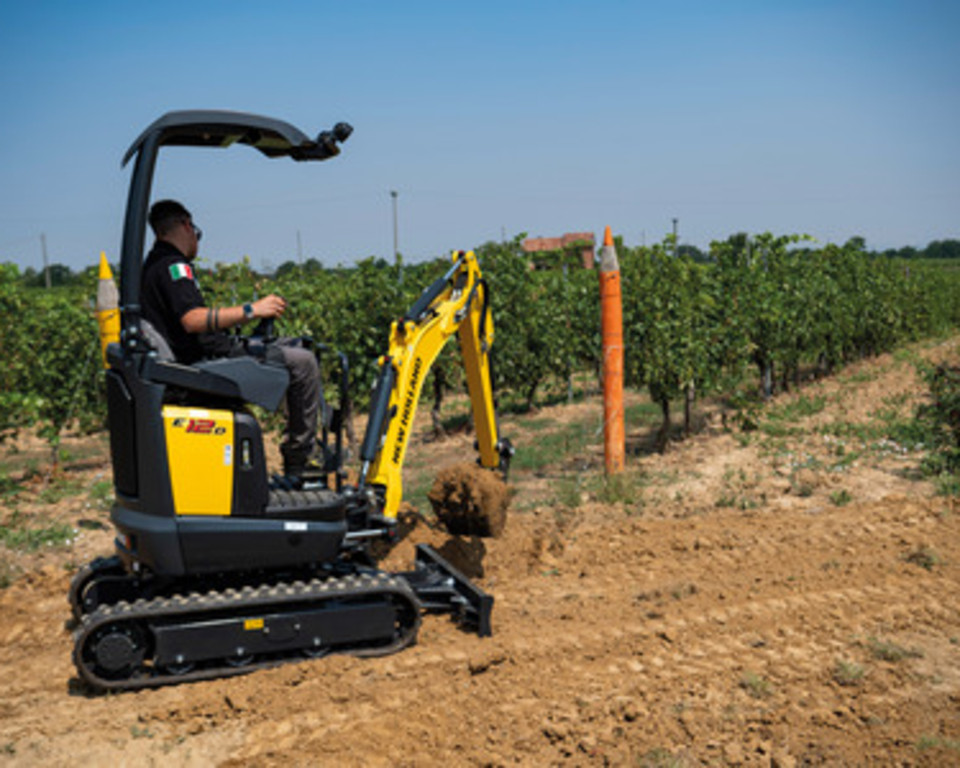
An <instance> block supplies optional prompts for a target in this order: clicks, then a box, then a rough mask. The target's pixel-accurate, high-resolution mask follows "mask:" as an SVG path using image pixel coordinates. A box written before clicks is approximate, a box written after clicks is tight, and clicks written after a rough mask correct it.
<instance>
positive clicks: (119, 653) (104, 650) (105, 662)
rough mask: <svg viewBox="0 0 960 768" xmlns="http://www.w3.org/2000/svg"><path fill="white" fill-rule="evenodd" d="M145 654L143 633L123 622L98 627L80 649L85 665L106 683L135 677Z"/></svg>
mask: <svg viewBox="0 0 960 768" xmlns="http://www.w3.org/2000/svg"><path fill="white" fill-rule="evenodd" d="M146 655H147V643H146V640H145V638H144V634H143V630H141V629H140V627H138V626H136V625H134V624H129V623H127V622H117V623H114V624H107V625H106V626H104V627H101V628H99V629H98V630H97V631H96V632H95V633H94V634H93V636H92V637H91V638H90V641H89V642H88V643H87V645H86V648H85V649H84V656H85V657H86V659H87V662H88V664H89V666H90V667H91V668H92V669H93V670H94V671H95V672H96V674H97V675H99V676H100V677H102V678H104V679H106V680H124V679H127V678H129V677H132V676H133V675H134V674H136V673H137V672H138V671H139V670H140V668H141V667H142V665H143V660H144V659H145V658H146Z"/></svg>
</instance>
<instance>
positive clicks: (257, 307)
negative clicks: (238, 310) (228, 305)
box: [253, 293, 287, 317]
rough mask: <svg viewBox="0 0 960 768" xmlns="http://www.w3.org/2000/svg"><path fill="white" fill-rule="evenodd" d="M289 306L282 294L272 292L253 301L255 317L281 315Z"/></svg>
mask: <svg viewBox="0 0 960 768" xmlns="http://www.w3.org/2000/svg"><path fill="white" fill-rule="evenodd" d="M286 308H287V302H286V301H285V300H284V298H283V297H282V296H277V294H275V293H271V294H270V295H269V296H264V297H263V298H262V299H259V300H258V301H255V302H253V316H254V317H280V315H282V314H283V313H284V310H286Z"/></svg>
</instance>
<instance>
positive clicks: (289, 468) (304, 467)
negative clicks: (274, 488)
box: [283, 454, 325, 483]
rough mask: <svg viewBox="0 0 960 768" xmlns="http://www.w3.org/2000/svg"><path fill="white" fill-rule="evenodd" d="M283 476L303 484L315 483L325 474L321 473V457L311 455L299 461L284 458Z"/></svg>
mask: <svg viewBox="0 0 960 768" xmlns="http://www.w3.org/2000/svg"><path fill="white" fill-rule="evenodd" d="M283 474H284V475H286V476H287V477H289V478H295V479H297V480H299V481H301V482H304V483H310V482H316V481H317V480H320V479H321V478H322V477H323V476H324V474H325V472H324V471H323V457H322V456H318V455H317V454H312V455H310V456H307V457H306V458H301V459H293V458H290V459H288V458H284V460H283Z"/></svg>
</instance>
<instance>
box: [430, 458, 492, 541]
mask: <svg viewBox="0 0 960 768" xmlns="http://www.w3.org/2000/svg"><path fill="white" fill-rule="evenodd" d="M427 498H429V499H430V504H431V505H432V506H433V512H434V514H435V515H436V516H437V519H438V520H439V521H440V522H441V523H442V524H443V525H444V526H445V527H446V529H447V530H448V531H449V532H450V533H452V534H455V535H458V536H490V537H494V538H495V537H497V536H499V535H500V534H501V533H503V529H504V527H505V526H506V524H507V505H508V503H509V500H510V494H509V492H508V489H507V485H506V483H504V482H503V480H502V479H501V478H500V476H499V475H498V474H497V473H495V472H491V471H490V470H489V469H484V468H483V467H479V466H477V465H476V464H469V463H464V464H454V465H453V466H450V467H447V468H445V469H443V470H441V472H440V474H438V475H437V479H436V480H434V483H433V487H432V488H431V489H430V493H429V494H428V497H427Z"/></svg>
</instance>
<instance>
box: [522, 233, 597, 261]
mask: <svg viewBox="0 0 960 768" xmlns="http://www.w3.org/2000/svg"><path fill="white" fill-rule="evenodd" d="M574 246H579V247H578V249H577V250H579V252H580V261H581V263H582V264H583V268H584V269H593V262H594V258H595V253H594V238H593V232H567V234H565V235H562V236H560V237H530V238H527V239H526V240H524V241H523V250H524V252H525V253H529V254H538V253H549V252H551V251H563V250H566V249H568V248H571V247H574ZM533 266H534V268H539V269H544V268H548V267H549V266H550V265H549V264H546V263H544V262H543V261H540V260H538V259H534V263H533Z"/></svg>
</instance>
